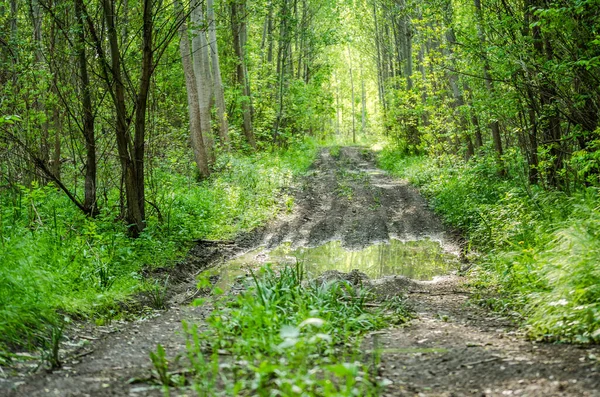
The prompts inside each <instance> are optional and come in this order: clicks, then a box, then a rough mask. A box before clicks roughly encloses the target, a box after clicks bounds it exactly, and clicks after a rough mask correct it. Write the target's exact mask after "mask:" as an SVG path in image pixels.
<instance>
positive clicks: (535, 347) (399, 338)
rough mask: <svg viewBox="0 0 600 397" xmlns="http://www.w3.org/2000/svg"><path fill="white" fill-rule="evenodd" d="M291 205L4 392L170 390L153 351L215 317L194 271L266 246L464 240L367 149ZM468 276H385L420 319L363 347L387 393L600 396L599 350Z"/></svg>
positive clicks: (342, 161)
mask: <svg viewBox="0 0 600 397" xmlns="http://www.w3.org/2000/svg"><path fill="white" fill-rule="evenodd" d="M294 204H295V205H294V210H293V211H292V212H291V213H287V214H282V215H280V216H278V218H277V219H275V220H274V221H273V222H271V223H270V224H269V225H267V226H265V227H263V228H260V229H259V230H256V231H255V232H253V233H250V234H245V235H243V236H239V237H238V238H237V239H236V240H235V241H231V242H210V241H201V242H199V243H198V245H197V246H196V247H195V248H194V249H193V250H192V251H191V252H190V255H189V257H188V259H187V260H186V261H185V262H182V263H181V264H180V266H178V268H177V270H176V271H172V270H168V269H164V272H162V273H163V274H161V272H160V271H159V272H155V274H153V275H154V276H155V277H161V275H162V276H163V277H164V275H166V274H170V276H169V277H170V281H171V284H172V285H173V287H172V288H170V290H169V294H168V296H167V298H166V299H167V300H168V301H167V306H168V307H169V309H168V310H165V311H150V312H148V313H147V314H146V315H145V316H143V317H142V318H139V319H138V320H136V321H132V322H115V321H113V322H112V324H109V325H105V326H102V327H96V326H92V325H89V324H78V325H74V326H73V327H72V328H70V329H69V330H67V331H66V338H65V340H64V342H63V344H62V346H61V347H62V349H63V352H64V355H65V357H64V358H63V367H62V368H61V369H60V370H56V371H54V372H52V373H47V372H42V371H38V372H37V373H35V374H33V375H24V372H25V371H26V370H27V369H28V368H30V367H31V366H32V364H30V365H29V367H28V366H27V365H26V364H23V366H22V368H21V370H22V371H21V372H22V374H21V375H19V374H18V373H16V374H15V373H13V374H9V373H8V372H6V371H5V372H6V373H4V374H3V373H2V372H0V395H8V396H47V395H56V396H85V395H89V396H136V395H139V396H145V395H157V396H158V395H162V392H161V391H160V388H159V387H158V386H156V385H155V384H153V383H152V382H150V380H151V379H152V378H151V367H152V366H151V362H150V359H149V352H150V351H155V350H156V346H157V344H159V343H160V344H161V345H163V346H164V347H165V349H166V350H167V352H168V355H169V356H170V357H173V356H175V355H176V354H179V353H181V354H184V352H185V336H184V335H183V332H182V331H181V322H182V320H186V321H188V322H202V319H203V318H204V317H205V316H206V315H207V314H208V313H209V311H210V307H208V306H206V305H205V306H199V307H192V306H190V305H189V302H190V301H191V300H193V299H194V298H195V297H197V296H199V295H201V294H202V291H198V290H196V285H195V284H196V283H195V281H194V275H196V274H198V273H199V272H200V271H202V270H203V269H206V268H207V267H210V266H212V265H215V264H217V263H219V262H222V261H223V260H225V259H228V258H231V257H234V256H236V255H238V254H241V253H244V252H247V251H249V250H251V249H254V248H256V247H259V246H263V247H265V248H266V249H271V248H275V247H277V246H279V245H280V244H281V243H282V242H291V244H292V245H293V246H318V245H320V244H323V243H325V242H328V241H331V240H334V239H339V240H340V241H341V242H342V245H343V246H344V247H346V248H348V249H361V248H364V247H367V246H369V245H371V244H373V243H377V242H382V241H387V240H389V239H390V238H396V239H401V240H418V239H425V238H429V239H432V240H435V241H439V242H440V243H441V244H442V246H443V247H444V249H445V250H446V251H447V252H453V253H455V254H456V255H460V251H461V250H460V236H459V235H458V234H457V233H454V232H451V231H448V230H447V228H445V227H444V225H443V224H442V222H441V221H440V219H438V217H436V216H435V215H434V214H433V212H432V211H431V210H430V209H429V208H428V206H427V203H426V201H425V200H424V199H423V198H422V197H421V196H420V195H419V193H418V192H417V191H416V190H415V189H413V188H412V187H410V186H409V185H408V184H407V183H406V182H404V181H402V180H397V179H394V178H391V177H390V176H388V175H387V174H386V173H384V172H383V171H381V170H378V169H377V167H376V165H375V161H374V157H373V154H372V153H371V152H369V151H367V150H365V149H362V148H356V147H344V148H341V149H339V150H337V149H324V150H322V151H321V152H320V154H319V156H318V158H317V160H316V161H315V164H314V165H313V166H312V167H311V170H310V172H309V174H308V175H307V176H306V177H305V178H304V179H303V181H301V183H300V186H298V188H297V190H296V192H295V203H294ZM455 273H456V272H455ZM466 281H467V280H466V279H464V278H462V277H460V276H458V275H456V274H450V275H447V276H444V277H439V278H435V279H434V280H433V281H420V282H419V281H411V280H407V279H406V278H400V277H393V276H391V277H386V278H384V279H383V280H381V282H380V285H382V286H384V289H386V290H387V292H388V294H404V295H406V297H407V302H408V305H409V306H410V307H411V308H412V309H413V310H414V312H415V318H414V319H413V320H411V321H410V322H409V323H408V324H407V325H405V326H400V327H394V328H388V329H384V330H382V331H377V332H374V333H372V334H371V335H369V336H368V337H367V338H366V340H365V342H364V349H365V353H367V354H368V353H369V352H372V351H373V350H374V349H375V350H377V351H379V352H380V353H381V360H380V362H379V364H378V365H379V376H380V378H382V379H383V378H385V379H388V380H389V381H391V384H390V386H388V387H387V388H386V389H385V392H384V395H389V396H412V395H425V396H454V395H479V396H481V395H489V396H496V395H497V396H506V395H515V396H516V395H523V396H567V395H568V396H600V362H599V361H598V360H599V358H600V349H599V348H598V347H579V346H573V345H557V344H547V343H536V342H532V341H529V340H527V339H526V338H525V337H524V335H523V334H522V333H521V332H520V331H519V329H518V328H517V327H516V326H515V325H514V324H513V323H512V322H511V321H509V320H508V319H506V318H503V317H500V316H498V315H497V314H494V313H491V312H488V311H486V310H484V309H482V308H480V307H478V306H476V305H474V304H472V303H470V302H469V300H468V298H469V294H470V293H469V290H468V288H467V287H466V286H465V282H466ZM185 393H186V392H183V391H181V392H177V391H175V390H174V391H173V392H172V393H171V395H178V394H182V395H184V394H185ZM187 393H189V392H187Z"/></svg>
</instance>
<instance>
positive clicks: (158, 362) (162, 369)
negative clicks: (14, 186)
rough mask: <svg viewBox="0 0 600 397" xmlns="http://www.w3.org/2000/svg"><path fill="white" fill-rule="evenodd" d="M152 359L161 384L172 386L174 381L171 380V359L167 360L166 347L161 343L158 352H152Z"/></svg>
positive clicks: (157, 347) (157, 348)
mask: <svg viewBox="0 0 600 397" xmlns="http://www.w3.org/2000/svg"><path fill="white" fill-rule="evenodd" d="M150 360H151V361H152V365H153V366H154V371H156V376H157V378H158V380H159V382H160V384H162V385H163V386H171V384H172V383H173V382H172V380H171V374H170V373H169V361H168V360H167V355H166V352H165V348H164V347H162V345H161V344H160V343H159V344H158V346H156V353H155V352H150Z"/></svg>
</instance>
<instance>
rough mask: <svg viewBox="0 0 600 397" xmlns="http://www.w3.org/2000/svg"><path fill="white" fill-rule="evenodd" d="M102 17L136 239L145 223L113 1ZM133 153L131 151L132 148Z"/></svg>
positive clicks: (106, 3)
mask: <svg viewBox="0 0 600 397" xmlns="http://www.w3.org/2000/svg"><path fill="white" fill-rule="evenodd" d="M102 4H103V9H104V17H105V19H106V26H107V35H108V42H109V47H110V58H111V65H110V72H111V73H112V79H113V86H114V95H113V102H114V105H115V111H116V126H115V133H116V141H117V149H118V151H119V158H120V160H121V169H122V175H123V181H124V183H125V196H126V201H127V203H126V205H127V213H126V214H125V219H126V221H127V223H129V224H130V225H132V227H131V229H130V232H131V234H132V235H133V236H134V237H136V236H138V235H139V234H140V233H141V232H142V231H143V230H144V228H145V226H146V224H145V219H144V201H143V199H142V200H140V197H139V191H140V189H138V186H137V183H138V181H139V179H138V178H137V175H136V164H135V161H134V159H133V157H132V155H131V150H130V148H132V146H133V142H131V137H130V136H129V131H128V130H129V123H128V121H127V111H126V106H125V86H124V84H123V75H122V72H121V54H120V51H119V41H118V37H117V30H116V28H115V11H114V3H113V1H112V0H103V3H102ZM132 149H133V148H132Z"/></svg>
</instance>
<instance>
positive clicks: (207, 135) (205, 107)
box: [191, 0, 215, 164]
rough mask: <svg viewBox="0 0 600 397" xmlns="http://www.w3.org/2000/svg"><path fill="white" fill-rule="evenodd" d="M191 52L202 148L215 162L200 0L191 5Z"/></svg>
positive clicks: (208, 75)
mask: <svg viewBox="0 0 600 397" xmlns="http://www.w3.org/2000/svg"><path fill="white" fill-rule="evenodd" d="M192 7H193V8H192V12H191V17H192V24H193V25H194V28H193V31H192V35H193V38H192V53H193V60H194V62H193V65H194V74H195V75H196V86H197V91H198V102H199V106H200V127H201V129H202V137H203V139H204V148H205V150H206V155H207V157H208V162H209V164H213V163H214V162H215V153H214V149H213V147H214V143H213V139H212V131H211V122H210V121H211V120H210V119H211V114H210V94H211V91H212V90H211V84H210V81H211V78H210V70H207V66H208V65H209V63H208V56H209V55H208V43H207V40H206V32H205V31H204V30H203V29H201V27H204V22H205V21H204V12H203V10H202V7H203V3H202V2H201V1H200V0H196V1H194V3H193V5H192Z"/></svg>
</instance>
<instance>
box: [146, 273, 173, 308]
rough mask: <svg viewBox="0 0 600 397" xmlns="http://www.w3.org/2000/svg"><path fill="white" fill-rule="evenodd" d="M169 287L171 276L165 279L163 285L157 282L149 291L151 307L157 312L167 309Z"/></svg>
mask: <svg viewBox="0 0 600 397" xmlns="http://www.w3.org/2000/svg"><path fill="white" fill-rule="evenodd" d="M168 287H169V276H167V277H166V278H165V281H164V282H163V283H160V281H159V280H155V281H154V283H153V284H152V286H151V287H150V289H149V290H148V297H149V298H150V306H151V307H152V308H153V309H155V310H165V309H166V308H167V290H168Z"/></svg>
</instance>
